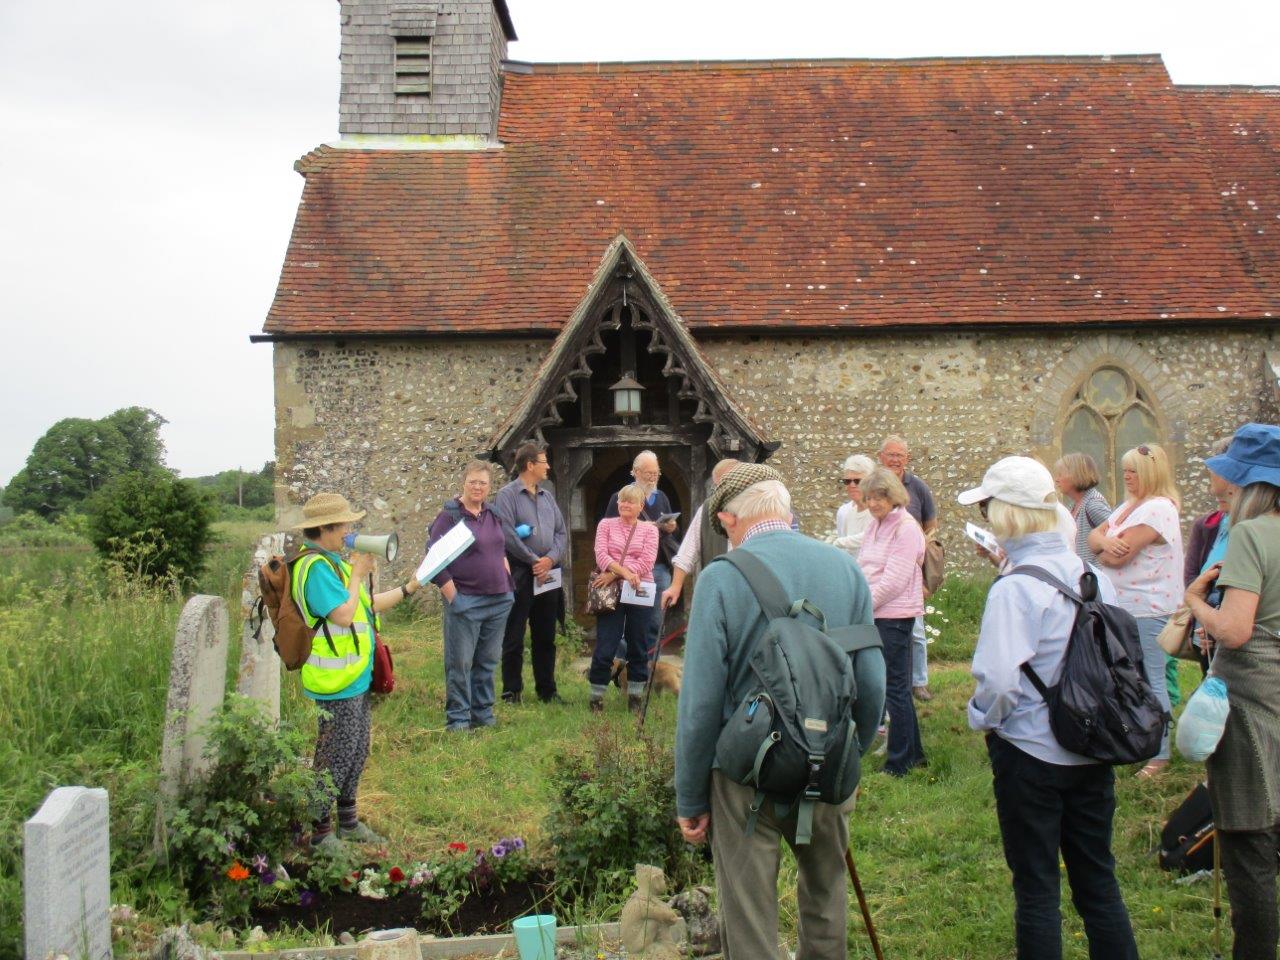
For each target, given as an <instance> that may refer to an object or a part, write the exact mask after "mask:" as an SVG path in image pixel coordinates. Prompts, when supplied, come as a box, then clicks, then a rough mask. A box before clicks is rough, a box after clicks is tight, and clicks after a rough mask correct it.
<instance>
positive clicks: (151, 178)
mask: <svg viewBox="0 0 1280 960" xmlns="http://www.w3.org/2000/svg"><path fill="white" fill-rule="evenodd" d="M509 6H510V8H511V14H512V17H513V19H514V20H515V24H516V31H517V33H519V35H520V37H521V40H520V41H519V42H517V43H516V44H514V45H513V46H512V48H511V52H510V56H511V57H512V59H518V60H533V61H550V60H649V59H721V58H784V57H908V56H970V55H984V54H985V55H1008V54H1069V53H1083V54H1101V53H1161V54H1163V55H1164V58H1165V62H1166V64H1167V65H1168V67H1169V71H1170V73H1171V74H1172V75H1173V79H1174V81H1175V82H1177V83H1250V84H1270V85H1280V59H1278V58H1277V57H1276V54H1275V40H1276V37H1277V36H1278V35H1280V12H1277V11H1278V10H1280V4H1278V3H1276V2H1275V0H1217V2H1213V3H1208V2H1203V0H1200V2H1183V0H1177V2H1163V3H1157V2H1148V0H1107V2H1095V0H1074V2H1060V3H1055V4H1049V3H1043V2H1041V3H1028V2H1026V0H1020V2H999V3H975V4H964V3H956V2H954V0H949V2H946V3H931V2H917V3H900V4H883V3H877V4H874V5H873V4H864V3H861V2H857V0H798V2H792V3H789V4H779V3H776V2H768V3H766V2H760V0H645V2H643V3H640V4H632V5H630V6H624V5H610V4H605V3H601V2H600V0H509ZM1033 11H1034V12H1033ZM337 56H338V4H337V3H336V2H335V0H180V2H175V0H165V2H161V0H133V2H132V3H125V4H104V3H101V2H100V0H92V2H91V0H65V2H62V3H50V2H48V0H0V146H2V147H3V149H0V323H2V325H3V326H2V329H3V333H4V344H5V346H6V347H7V348H8V349H7V351H6V352H7V355H8V357H9V360H8V363H7V367H8V370H7V376H5V377H4V381H3V386H0V399H3V401H4V411H5V414H4V416H3V418H0V482H3V481H7V480H8V478H9V477H10V476H12V475H13V474H14V473H15V472H16V471H17V470H18V469H19V468H21V466H22V465H23V463H24V462H25V460H26V457H27V454H28V453H29V452H30V450H31V445H32V444H33V443H34V442H35V440H36V439H37V438H38V437H39V436H40V435H41V434H42V433H43V432H44V431H45V430H47V429H48V428H49V427H50V426H51V425H52V424H53V423H54V422H55V421H56V420H59V419H61V418H62V417H71V416H80V417H101V416H104V415H106V414H108V413H110V412H111V411H112V410H115V409H117V408H119V407H123V406H129V405H135V404H136V405H139V406H147V407H151V408H152V409H154V410H156V411H157V412H159V413H160V414H161V415H163V416H164V417H166V418H167V419H168V420H169V421H170V422H169V425H168V426H167V427H166V428H165V429H164V433H163V436H164V440H165V442H166V444H167V446H168V451H169V457H168V459H169V464H170V466H173V467H176V468H177V469H179V470H180V471H181V472H182V473H183V474H184V475H188V476H190V475H196V474H203V473H212V472H214V471H217V470H221V469H227V468H231V467H235V466H240V465H243V466H244V467H246V468H248V467H255V468H256V467H257V466H259V465H260V464H261V463H262V461H264V460H267V459H270V458H271V457H272V456H274V453H273V439H272V430H273V417H272V386H271V348H270V347H269V346H266V345H250V343H249V340H248V338H249V335H250V334H251V333H256V332H257V331H258V330H259V329H260V328H261V325H262V320H263V317H264V316H265V314H266V310H267V307H268V306H269V305H270V302H271V296H272V294H273V292H274V288H275V282H276V278H277V276H278V275H279V271H280V265H281V261H282V259H283V256H284V251H285V246H286V244H287V242H288V239H289V230H290V228H291V226H292V223H293V215H294V211H295V208H296V206H297V202H298V196H299V193H300V191H301V188H302V178H301V177H299V176H298V175H297V174H295V173H294V172H293V169H292V166H293V162H294V160H296V159H297V158H298V157H299V156H301V155H302V154H303V153H305V152H307V151H308V150H309V149H311V148H312V147H314V146H315V145H317V144H319V143H322V142H324V141H327V140H332V139H334V138H335V137H336V135H337V96H338V62H337Z"/></svg>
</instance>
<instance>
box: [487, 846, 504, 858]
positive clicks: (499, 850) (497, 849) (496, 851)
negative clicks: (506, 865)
mask: <svg viewBox="0 0 1280 960" xmlns="http://www.w3.org/2000/svg"><path fill="white" fill-rule="evenodd" d="M489 852H490V853H492V854H493V855H494V856H495V857H497V858H498V859H502V858H503V857H505V856H506V855H507V848H506V847H504V846H503V845H502V844H500V843H495V844H494V845H493V847H492V848H491V849H490V850H489Z"/></svg>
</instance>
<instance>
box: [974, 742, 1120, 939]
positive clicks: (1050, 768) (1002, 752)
mask: <svg viewBox="0 0 1280 960" xmlns="http://www.w3.org/2000/svg"><path fill="white" fill-rule="evenodd" d="M987 753H988V755H989V756H990V757H991V772H992V775H993V778H994V782H995V794H996V814H997V816H998V817H999V819H1000V837H1001V839H1002V840H1003V841H1004V859H1005V862H1006V863H1008V864H1009V869H1010V870H1011V871H1012V872H1013V898H1014V928H1015V938H1016V940H1017V947H1018V958H1019V960H1060V958H1061V957H1062V911H1061V902H1062V893H1061V886H1060V879H1059V873H1058V852H1059V851H1061V852H1062V862H1063V863H1064V864H1066V867H1067V879H1068V880H1069V881H1070V883H1071V902H1072V903H1074V904H1075V907H1076V911H1077V912H1078V913H1079V914H1080V918H1081V919H1082V920H1083V921H1084V930H1085V935H1086V936H1087V937H1088V938H1089V956H1090V957H1091V958H1092V960H1137V957H1138V945H1137V943H1135V942H1134V939H1133V927H1132V925H1131V924H1130V923H1129V912H1128V910H1126V909H1125V905H1124V899H1123V898H1122V897H1121V895H1120V885H1119V884H1118V883H1117V882H1116V871H1115V865H1116V864H1115V858H1114V857H1112V855H1111V820H1112V817H1113V816H1114V815H1115V811H1116V796H1115V774H1113V773H1112V771H1111V767H1109V766H1106V765H1105V764H1089V765H1087V766H1077V767H1068V766H1060V765H1058V764H1054V763H1045V762H1044V761H1043V760H1038V759H1036V758H1035V757H1033V756H1031V755H1030V754H1028V753H1024V752H1023V751H1021V750H1019V749H1018V748H1017V747H1015V746H1013V745H1012V744H1010V743H1008V742H1007V741H1005V740H1003V739H1001V738H1000V737H998V736H996V735H995V734H989V735H988V736H987Z"/></svg>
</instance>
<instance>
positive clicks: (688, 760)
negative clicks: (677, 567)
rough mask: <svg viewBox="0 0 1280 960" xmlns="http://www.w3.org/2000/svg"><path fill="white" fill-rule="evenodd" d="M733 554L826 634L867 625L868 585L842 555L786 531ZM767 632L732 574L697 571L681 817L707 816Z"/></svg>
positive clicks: (753, 540)
mask: <svg viewBox="0 0 1280 960" xmlns="http://www.w3.org/2000/svg"><path fill="white" fill-rule="evenodd" d="M738 549H739V550H745V551H747V552H749V553H753V554H755V555H756V556H758V557H760V558H761V559H762V560H764V562H765V563H767V564H768V565H769V569H770V570H772V571H773V573H774V575H775V576H777V578H778V579H779V580H780V581H781V582H782V585H783V587H785V588H786V590H787V592H788V593H789V594H790V595H791V596H793V597H794V598H795V599H800V598H801V597H803V598H805V599H807V600H809V601H810V602H811V603H813V604H814V605H815V606H817V607H818V608H819V609H820V610H821V611H822V612H823V614H824V615H825V616H826V618H827V625H828V626H829V627H842V626H847V625H849V624H855V623H862V624H870V623H871V622H872V618H871V591H870V589H869V588H868V587H867V581H866V579H865V578H864V577H863V576H862V571H861V570H859V569H858V565H857V563H855V562H854V560H853V558H852V557H850V556H849V555H848V554H847V553H845V552H844V551H843V550H837V549H836V548H835V547H831V546H828V545H827V544H825V543H819V542H818V541H817V540H812V539H810V538H809V537H806V536H803V535H801V534H799V533H793V532H791V531H769V532H767V533H760V534H757V535H756V536H754V537H750V538H749V539H747V540H746V541H744V542H743V544H742V545H741V546H740V547H739V548H738ZM765 626H766V623H765V619H764V614H763V613H762V612H761V610H760V604H759V603H757V602H756V599H755V594H753V593H752V592H751V588H750V587H748V586H747V581H746V580H745V579H743V577H742V575H741V574H740V573H738V571H737V570H736V569H735V568H733V567H732V566H730V565H729V564H727V563H724V562H720V563H712V564H709V565H708V566H707V568H706V569H705V570H703V571H702V573H701V575H700V576H699V577H698V585H697V588H696V589H695V591H694V594H693V610H692V611H691V613H690V615H689V630H688V634H687V639H686V641H685V650H684V677H683V681H682V686H681V689H680V701H679V706H678V719H677V722H676V812H677V813H678V815H679V816H682V817H694V816H697V815H698V814H700V813H705V812H706V811H707V810H709V809H710V808H711V807H710V792H711V770H712V767H713V766H714V764H715V750H716V739H717V738H718V737H719V736H720V730H721V728H722V727H723V726H724V724H725V722H726V721H727V720H728V719H729V717H730V716H731V715H732V713H733V711H734V708H735V707H737V705H738V703H739V701H741V699H742V698H743V697H744V696H745V695H746V694H747V692H748V688H749V686H750V682H751V678H750V672H749V667H748V661H749V658H750V656H751V651H752V649H753V648H754V646H755V642H756V640H757V638H758V637H759V636H760V635H761V634H762V633H764V629H765Z"/></svg>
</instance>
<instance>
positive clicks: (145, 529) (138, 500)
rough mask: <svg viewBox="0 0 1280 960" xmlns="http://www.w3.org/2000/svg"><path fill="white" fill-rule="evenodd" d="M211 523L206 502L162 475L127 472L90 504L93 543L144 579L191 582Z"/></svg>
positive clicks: (201, 561)
mask: <svg viewBox="0 0 1280 960" xmlns="http://www.w3.org/2000/svg"><path fill="white" fill-rule="evenodd" d="M212 521H213V508H212V507H211V505H210V503H209V500H208V498H207V497H205V496H204V494H202V493H200V492H199V491H198V490H197V489H196V488H195V487H193V486H192V485H190V484H188V483H185V482H183V481H181V480H178V479H176V478H175V477H173V476H171V475H169V474H166V473H160V474H144V473H127V474H125V475H124V476H121V477H118V478H117V479H115V480H113V481H111V482H110V483H109V484H107V486H106V487H104V488H103V489H102V490H101V491H100V492H99V493H97V494H95V495H94V497H93V499H92V500H91V501H90V510H89V526H90V533H91V536H92V540H93V545H94V546H95V547H96V548H97V549H98V552H99V553H100V554H101V555H102V556H103V557H104V558H105V559H107V560H108V561H110V562H113V563H115V564H118V565H119V566H121V567H123V568H124V569H125V570H126V571H128V572H131V573H134V574H136V575H137V576H139V577H140V578H141V579H144V580H147V581H163V580H171V581H174V582H176V583H179V584H182V585H186V584H188V583H191V582H192V581H193V580H194V579H195V578H196V576H198V575H199V573H200V571H201V570H202V569H203V567H204V563H205V547H206V546H207V545H208V543H209V540H210V537H211V535H212V532H211V529H210V524H211V523H212Z"/></svg>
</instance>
